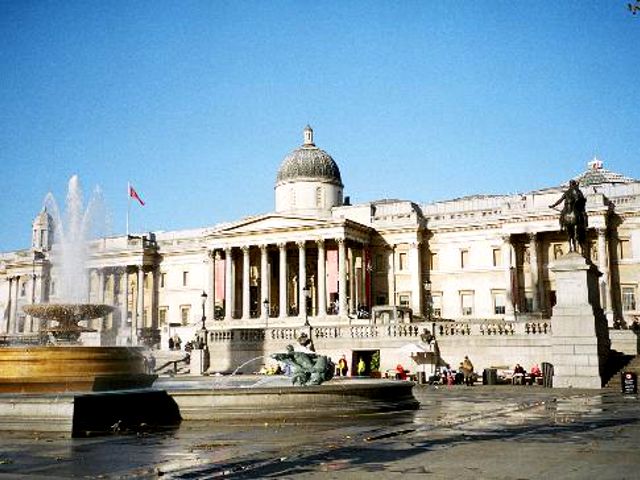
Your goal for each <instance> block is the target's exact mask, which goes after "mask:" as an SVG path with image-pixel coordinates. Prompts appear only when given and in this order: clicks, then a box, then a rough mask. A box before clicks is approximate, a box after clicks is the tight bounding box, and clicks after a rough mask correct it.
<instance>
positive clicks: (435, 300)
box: [431, 293, 442, 317]
mask: <svg viewBox="0 0 640 480" xmlns="http://www.w3.org/2000/svg"><path fill="white" fill-rule="evenodd" d="M431 303H432V309H433V310H432V312H433V316H434V317H441V316H442V294H441V293H437V294H434V295H432V297H431Z"/></svg>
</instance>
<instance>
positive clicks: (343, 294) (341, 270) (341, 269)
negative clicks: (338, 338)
mask: <svg viewBox="0 0 640 480" xmlns="http://www.w3.org/2000/svg"><path fill="white" fill-rule="evenodd" d="M337 242H338V279H339V280H338V281H339V283H340V285H339V289H338V297H339V305H340V311H339V312H338V314H339V315H340V316H346V315H347V313H348V312H347V269H346V263H347V262H346V256H347V252H346V245H345V239H344V238H339V239H338V240H337Z"/></svg>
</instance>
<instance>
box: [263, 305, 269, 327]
mask: <svg viewBox="0 0 640 480" xmlns="http://www.w3.org/2000/svg"><path fill="white" fill-rule="evenodd" d="M262 314H263V315H264V328H269V300H268V299H266V298H265V299H264V301H263V302H262Z"/></svg>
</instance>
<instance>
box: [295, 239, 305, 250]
mask: <svg viewBox="0 0 640 480" xmlns="http://www.w3.org/2000/svg"><path fill="white" fill-rule="evenodd" d="M296 245H297V246H298V248H301V249H302V248H306V246H307V242H306V240H297V241H296Z"/></svg>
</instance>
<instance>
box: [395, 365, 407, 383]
mask: <svg viewBox="0 0 640 480" xmlns="http://www.w3.org/2000/svg"><path fill="white" fill-rule="evenodd" d="M407 372H408V370H405V369H404V367H403V366H402V365H401V364H398V365H397V366H396V379H397V380H406V379H407Z"/></svg>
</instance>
